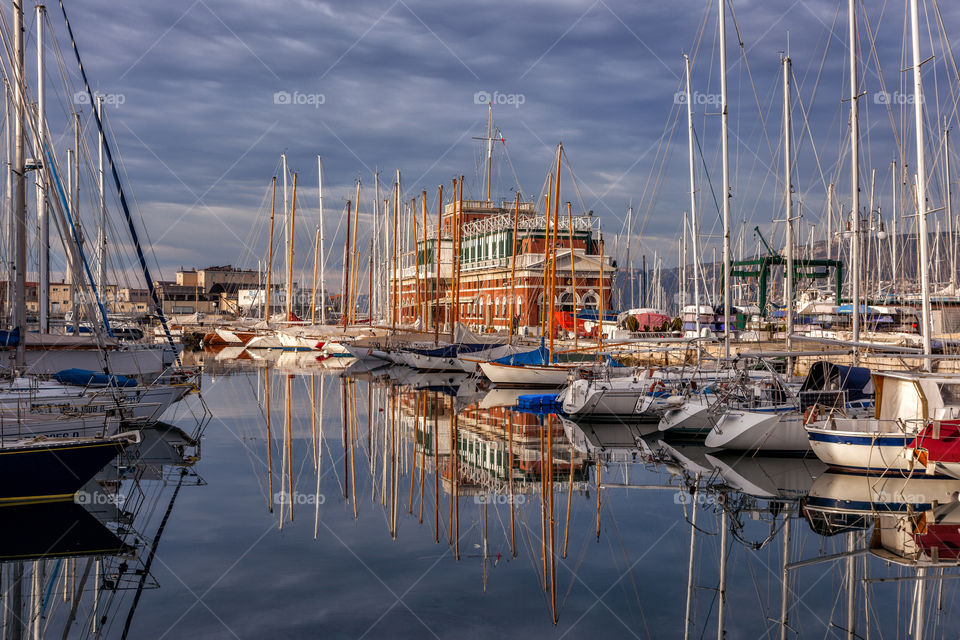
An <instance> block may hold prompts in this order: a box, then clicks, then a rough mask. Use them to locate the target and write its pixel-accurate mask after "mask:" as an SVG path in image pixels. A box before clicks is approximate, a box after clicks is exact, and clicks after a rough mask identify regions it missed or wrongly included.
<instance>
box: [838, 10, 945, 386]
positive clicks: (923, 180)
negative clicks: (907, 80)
mask: <svg viewBox="0 0 960 640" xmlns="http://www.w3.org/2000/svg"><path fill="white" fill-rule="evenodd" d="M851 1H852V0H851ZM910 37H911V40H912V42H913V47H912V48H913V116H914V127H915V128H916V131H915V133H916V136H917V145H916V146H917V234H918V236H919V244H920V295H921V298H922V300H921V313H920V317H921V321H922V322H923V331H922V333H921V335H922V336H923V353H924V355H927V356H929V355H930V354H931V352H932V349H931V344H930V264H929V262H928V260H929V248H928V247H927V244H928V243H929V238H928V237H927V166H926V158H925V157H924V155H925V154H924V143H923V104H922V103H923V78H921V76H920V65H921V64H922V61H921V60H920V18H919V11H918V9H917V0H910ZM931 364H932V362H931V361H930V359H929V358H927V359H926V360H924V369H926V370H927V371H930V369H931Z"/></svg>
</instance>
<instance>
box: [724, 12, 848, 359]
mask: <svg viewBox="0 0 960 640" xmlns="http://www.w3.org/2000/svg"><path fill="white" fill-rule="evenodd" d="M852 1H853V0H851V2H852ZM717 2H718V3H719V8H720V14H719V15H720V123H721V125H720V128H721V136H720V145H721V150H722V155H723V355H724V357H725V358H728V359H729V358H730V197H731V195H730V146H729V122H728V116H729V114H728V113H727V12H726V0H717Z"/></svg>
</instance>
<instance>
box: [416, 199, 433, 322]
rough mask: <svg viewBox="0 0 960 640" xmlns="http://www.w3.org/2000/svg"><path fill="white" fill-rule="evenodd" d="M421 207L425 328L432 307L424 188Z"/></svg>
mask: <svg viewBox="0 0 960 640" xmlns="http://www.w3.org/2000/svg"><path fill="white" fill-rule="evenodd" d="M420 208H421V210H422V211H423V314H422V315H421V316H420V317H421V318H423V330H424V331H426V330H428V329H429V326H428V325H427V315H428V314H427V309H428V308H429V307H430V280H429V279H427V190H426V189H424V190H423V192H422V193H421V194H420ZM419 277H420V271H419V269H418V270H417V278H419Z"/></svg>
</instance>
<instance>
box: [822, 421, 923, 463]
mask: <svg viewBox="0 0 960 640" xmlns="http://www.w3.org/2000/svg"><path fill="white" fill-rule="evenodd" d="M858 422H859V423H860V425H859V426H860V427H861V428H857V426H858V425H857V423H858ZM871 423H872V424H871ZM878 423H879V421H877V420H869V421H854V420H849V419H840V420H836V421H835V423H834V427H831V426H829V425H828V424H826V423H816V424H808V425H807V427H806V431H807V434H808V436H809V438H810V446H811V448H812V449H813V452H814V453H815V454H816V456H817V457H818V458H820V460H822V461H823V462H824V463H825V464H827V465H829V466H830V467H833V468H836V469H847V470H853V471H870V472H876V473H883V472H886V471H902V472H906V473H910V472H914V471H916V472H918V473H924V472H925V467H924V466H923V465H921V464H920V462H919V461H918V460H917V459H916V457H915V456H914V449H913V447H911V446H910V445H911V444H912V443H913V441H914V438H915V437H916V436H915V434H913V433H911V432H909V431H908V432H906V433H905V432H902V431H900V430H899V429H897V428H895V426H894V425H889V426H890V427H891V428H890V430H887V429H883V426H887V425H880V424H878Z"/></svg>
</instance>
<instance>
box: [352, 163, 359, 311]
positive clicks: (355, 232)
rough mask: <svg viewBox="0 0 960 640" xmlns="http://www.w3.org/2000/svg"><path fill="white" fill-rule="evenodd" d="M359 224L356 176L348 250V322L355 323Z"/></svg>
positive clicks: (357, 291)
mask: <svg viewBox="0 0 960 640" xmlns="http://www.w3.org/2000/svg"><path fill="white" fill-rule="evenodd" d="M359 222H360V176H359V174H358V175H357V197H356V199H355V200H354V201H353V245H352V246H351V248H350V252H351V254H352V255H351V257H350V260H351V262H352V263H353V270H352V271H351V272H350V291H351V292H352V296H353V297H352V299H351V303H350V322H351V323H356V320H357V300H358V298H359V297H360V296H359V294H360V285H359V284H358V283H357V275H358V274H359V272H360V260H359V258H358V256H357V236H358V235H359V233H358V230H357V229H358V227H359Z"/></svg>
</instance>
